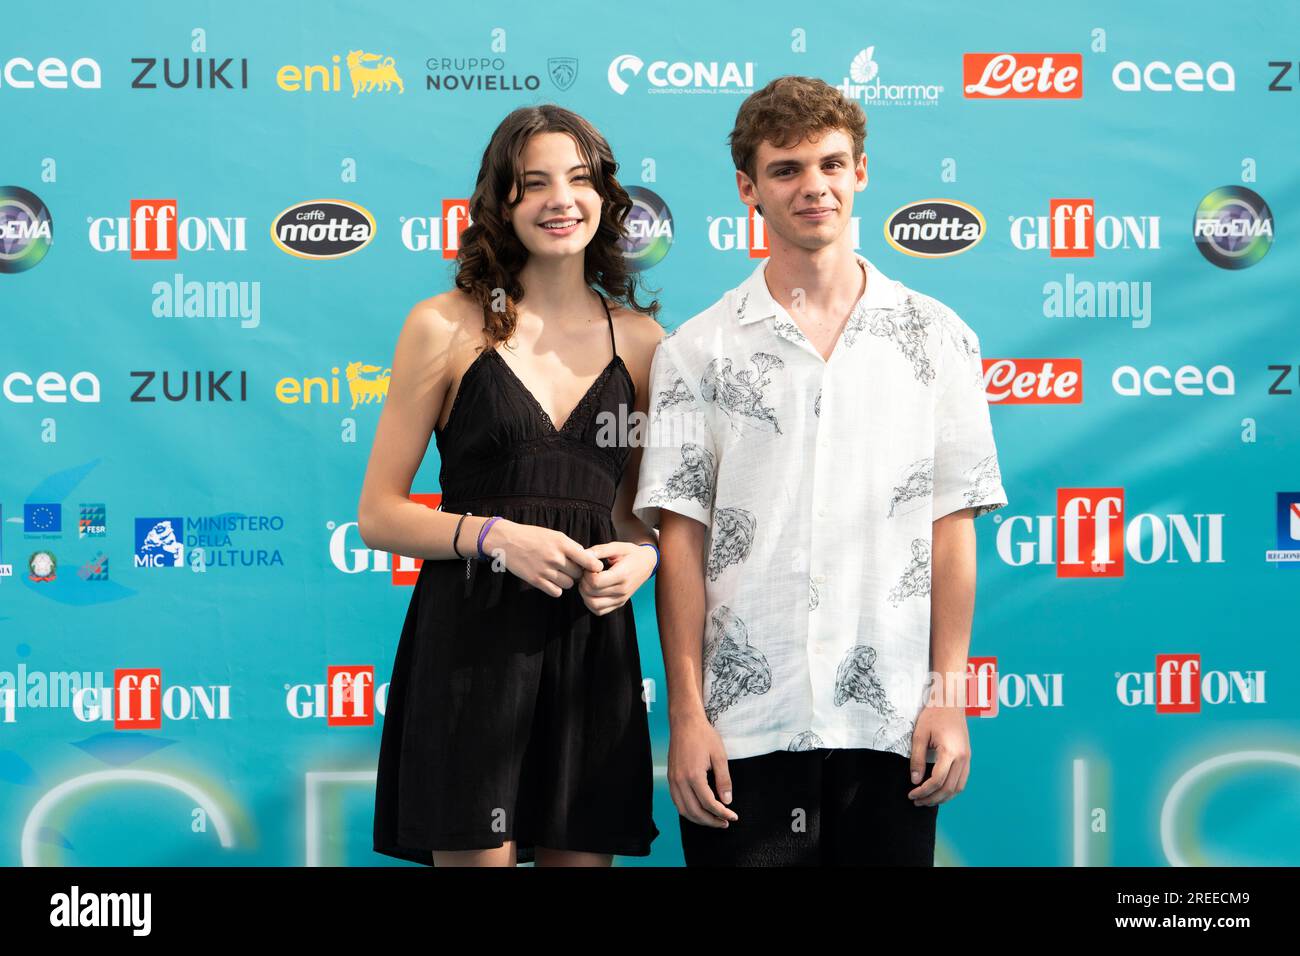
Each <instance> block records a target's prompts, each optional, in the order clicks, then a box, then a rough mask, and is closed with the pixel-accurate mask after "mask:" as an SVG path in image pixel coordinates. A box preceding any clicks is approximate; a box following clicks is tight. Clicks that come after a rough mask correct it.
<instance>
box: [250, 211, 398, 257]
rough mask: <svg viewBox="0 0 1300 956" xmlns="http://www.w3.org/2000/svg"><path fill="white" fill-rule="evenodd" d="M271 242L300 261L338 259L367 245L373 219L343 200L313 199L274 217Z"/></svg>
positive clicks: (372, 230)
mask: <svg viewBox="0 0 1300 956" xmlns="http://www.w3.org/2000/svg"><path fill="white" fill-rule="evenodd" d="M271 238H272V239H273V240H274V241H275V244H276V245H277V246H279V247H280V248H281V249H282V250H283V251H285V252H287V253H289V255H291V256H297V257H298V258H299V259H341V258H342V257H343V256H350V255H352V253H354V252H359V251H360V250H362V249H364V248H365V247H366V246H368V245H370V241H371V240H372V239H374V238H375V217H374V216H372V215H370V211H369V210H368V209H366V208H365V207H363V206H358V205H357V204H356V203H351V202H348V201H347V200H346V199H312V200H310V201H308V202H301V203H298V204H296V205H293V206H290V207H289V208H288V209H286V210H284V211H283V212H282V213H280V214H279V215H278V216H276V217H275V221H274V222H272V223H271Z"/></svg>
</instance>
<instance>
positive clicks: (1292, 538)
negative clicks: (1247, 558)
mask: <svg viewBox="0 0 1300 956" xmlns="http://www.w3.org/2000/svg"><path fill="white" fill-rule="evenodd" d="M1265 560H1267V561H1268V562H1269V563H1270V564H1276V565H1277V566H1278V567H1279V568H1300V491H1279V492H1278V493H1277V550H1276V551H1269V552H1268V553H1267V554H1266V555H1265Z"/></svg>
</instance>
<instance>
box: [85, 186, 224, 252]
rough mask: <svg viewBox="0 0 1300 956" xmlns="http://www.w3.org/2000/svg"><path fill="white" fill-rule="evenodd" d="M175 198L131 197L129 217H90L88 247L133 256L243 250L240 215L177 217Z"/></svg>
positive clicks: (97, 250)
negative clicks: (182, 251)
mask: <svg viewBox="0 0 1300 956" xmlns="http://www.w3.org/2000/svg"><path fill="white" fill-rule="evenodd" d="M177 208H178V207H177V202H176V200H175V199H132V200H131V215H130V217H129V218H128V217H125V216H118V217H111V216H98V217H94V218H91V219H90V220H89V223H90V225H89V238H90V248H92V249H94V250H95V251H96V252H130V254H131V258H132V259H149V260H152V259H175V258H176V257H177V255H178V253H179V251H180V250H184V251H185V252H244V251H246V250H247V248H248V246H247V245H246V243H245V241H244V230H245V226H246V223H247V220H246V219H245V218H244V217H243V216H224V217H217V216H206V217H200V216H186V217H185V218H183V219H182V218H180V216H179V215H178V211H177Z"/></svg>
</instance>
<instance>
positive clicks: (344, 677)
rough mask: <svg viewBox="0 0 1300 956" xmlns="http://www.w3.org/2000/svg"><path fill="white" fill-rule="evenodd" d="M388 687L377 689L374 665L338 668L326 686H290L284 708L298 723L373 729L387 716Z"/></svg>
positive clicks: (331, 672)
mask: <svg viewBox="0 0 1300 956" xmlns="http://www.w3.org/2000/svg"><path fill="white" fill-rule="evenodd" d="M387 703H388V685H387V684H380V685H378V686H376V685H375V668H374V666H373V665H370V664H364V665H350V666H348V665H335V664H331V665H330V666H328V667H327V668H326V669H325V683H323V684H286V685H285V687H284V706H285V710H287V711H288V712H289V716H290V717H292V718H293V719H294V720H309V719H315V720H324V721H325V724H326V726H328V727H372V726H374V723H375V715H376V714H378V715H379V716H380V717H382V716H384V710H385V707H386V705H387Z"/></svg>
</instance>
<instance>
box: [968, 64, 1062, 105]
mask: <svg viewBox="0 0 1300 956" xmlns="http://www.w3.org/2000/svg"><path fill="white" fill-rule="evenodd" d="M961 68H962V92H963V93H964V95H965V96H966V98H967V99H973V100H1077V99H1080V98H1081V97H1082V96H1083V54H1082V53H966V54H963V55H962V59H961Z"/></svg>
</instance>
